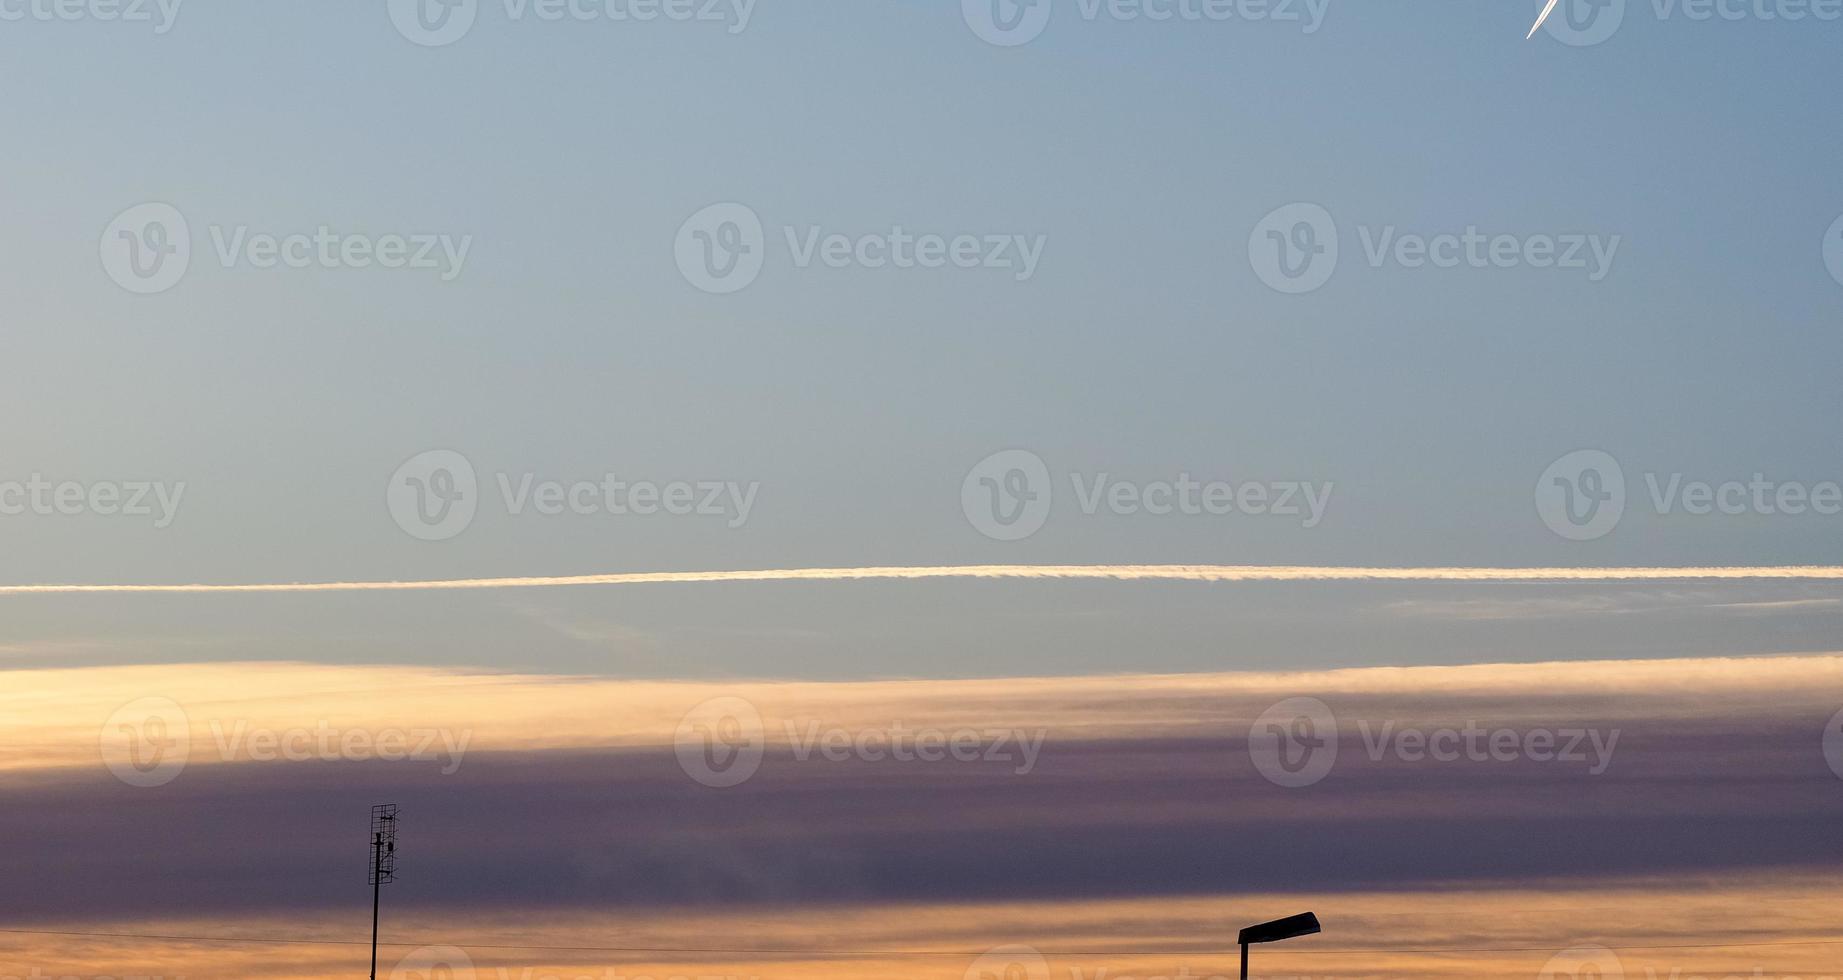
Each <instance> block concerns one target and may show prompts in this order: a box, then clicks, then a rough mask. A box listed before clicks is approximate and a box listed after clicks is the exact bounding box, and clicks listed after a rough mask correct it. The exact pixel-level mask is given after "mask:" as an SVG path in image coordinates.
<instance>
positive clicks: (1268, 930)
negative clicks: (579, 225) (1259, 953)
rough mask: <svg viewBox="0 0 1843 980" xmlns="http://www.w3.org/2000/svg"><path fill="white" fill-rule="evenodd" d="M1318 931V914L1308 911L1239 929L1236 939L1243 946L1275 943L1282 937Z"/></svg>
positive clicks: (1296, 936)
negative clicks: (1237, 938) (1238, 935)
mask: <svg viewBox="0 0 1843 980" xmlns="http://www.w3.org/2000/svg"><path fill="white" fill-rule="evenodd" d="M1318 931H1319V929H1318V916H1316V915H1313V914H1312V913H1310V912H1301V913H1299V914H1298V915H1289V916H1287V917H1286V918H1284V919H1275V920H1273V921H1272V922H1263V923H1261V924H1260V925H1258V926H1249V927H1248V928H1246V929H1243V930H1242V931H1241V937H1240V939H1239V940H1238V941H1239V942H1240V943H1241V944H1242V945H1243V946H1247V945H1251V944H1254V943H1277V942H1279V941H1280V940H1282V939H1296V938H1298V937H1300V936H1310V935H1313V934H1315V933H1317V932H1318Z"/></svg>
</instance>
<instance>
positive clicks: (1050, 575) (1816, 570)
mask: <svg viewBox="0 0 1843 980" xmlns="http://www.w3.org/2000/svg"><path fill="white" fill-rule="evenodd" d="M950 578H959V579H1055V580H1075V579H1089V580H1109V581H1143V582H1152V581H1163V582H1641V581H1688V580H1695V579H1728V580H1760V579H1778V580H1800V581H1843V566H1836V565H1780V566H1762V567H1734V566H1709V567H1696V566H1691V567H1663V568H1659V567H1650V568H1646V567H1633V568H1464V567H1429V568H1363V567H1348V566H1312V565H923V566H906V565H884V566H870V567H865V568H762V569H744V570H738V571H711V572H616V573H611V574H603V575H551V576H532V577H522V578H466V579H432V580H426V581H413V582H265V583H256V584H245V585H210V584H202V583H199V584H190V585H75V584H66V585H0V595H71V594H87V593H118V592H129V593H194V594H202V593H218V592H443V591H455V590H461V589H548V588H563V587H569V586H595V585H692V584H700V583H707V582H846V581H861V580H870V579H905V580H906V579H950Z"/></svg>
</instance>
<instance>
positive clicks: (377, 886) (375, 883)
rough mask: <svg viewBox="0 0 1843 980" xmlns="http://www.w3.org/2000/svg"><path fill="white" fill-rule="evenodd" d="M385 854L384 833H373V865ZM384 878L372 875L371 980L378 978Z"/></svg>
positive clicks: (375, 865)
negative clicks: (379, 918)
mask: <svg viewBox="0 0 1843 980" xmlns="http://www.w3.org/2000/svg"><path fill="white" fill-rule="evenodd" d="M383 856H384V835H383V834H372V835H371V866H372V867H374V868H375V867H377V864H378V859H379V858H381V857H383ZM383 890H384V879H382V878H380V877H378V876H377V875H375V874H373V875H372V876H371V980H378V903H379V901H380V900H381V899H382V898H383V895H382V892H383Z"/></svg>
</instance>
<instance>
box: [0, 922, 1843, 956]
mask: <svg viewBox="0 0 1843 980" xmlns="http://www.w3.org/2000/svg"><path fill="white" fill-rule="evenodd" d="M0 933H10V934H13V935H26V936H65V937H73V938H84V939H125V940H135V941H147V942H186V943H248V944H251V945H259V946H270V945H274V946H365V945H369V944H368V943H367V942H366V941H364V940H358V939H299V938H274V937H253V936H252V937H235V936H179V935H157V934H151V933H128V932H81V931H74V930H58V929H5V928H0ZM378 945H380V946H394V947H403V948H414V947H420V946H433V945H453V944H451V943H436V942H429V941H417V942H380V943H379V944H378ZM462 945H463V946H464V948H466V949H515V950H534V951H538V952H554V953H673V954H683V955H698V956H716V955H730V954H744V955H749V956H812V957H825V956H852V957H869V956H890V957H902V958H908V957H924V956H954V957H960V958H964V959H971V958H975V957H978V956H981V955H983V954H984V952H985V951H984V950H951V949H816V948H815V949H793V948H788V947H780V948H772V947H760V948H748V947H725V946H546V945H541V944H536V945H532V944H522V943H465V944H462ZM1780 946H1843V939H1798V940H1774V941H1771V942H1766V941H1755V942H1732V943H1656V944H1643V945H1623V946H1621V945H1608V946H1605V947H1604V948H1606V949H1611V950H1625V951H1636V950H1652V949H1754V948H1763V947H1780ZM1560 948H1562V947H1557V946H1427V947H1420V948H1398V947H1385V946H1372V947H1362V948H1358V947H1340V948H1337V949H1289V950H1287V951H1286V952H1287V954H1288V955H1292V956H1330V955H1356V954H1364V955H1372V956H1373V955H1387V954H1406V953H1413V954H1426V955H1435V954H1441V953H1553V952H1556V951H1557V950H1558V949H1560ZM1159 952H1160V951H1158V950H1085V951H1082V952H1070V953H1057V954H1055V955H1058V956H1152V955H1157V954H1158V953H1159ZM1190 952H1197V953H1203V954H1207V955H1221V956H1232V955H1234V951H1232V950H1193V951H1190Z"/></svg>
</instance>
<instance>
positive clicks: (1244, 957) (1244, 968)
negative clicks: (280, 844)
mask: <svg viewBox="0 0 1843 980" xmlns="http://www.w3.org/2000/svg"><path fill="white" fill-rule="evenodd" d="M373 928H374V929H375V928H376V927H375V926H374V927H373ZM376 942H377V940H375V939H374V940H372V943H373V945H375V944H376ZM377 956H378V954H377V952H376V951H375V950H374V951H373V952H372V954H371V959H372V964H371V973H372V977H371V980H378V978H377V972H378V965H377ZM1241 980H1248V944H1247V943H1242V944H1241Z"/></svg>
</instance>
